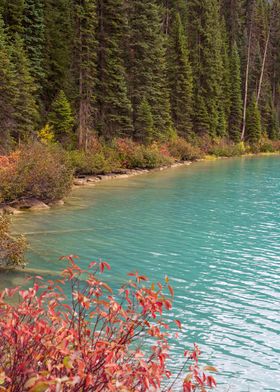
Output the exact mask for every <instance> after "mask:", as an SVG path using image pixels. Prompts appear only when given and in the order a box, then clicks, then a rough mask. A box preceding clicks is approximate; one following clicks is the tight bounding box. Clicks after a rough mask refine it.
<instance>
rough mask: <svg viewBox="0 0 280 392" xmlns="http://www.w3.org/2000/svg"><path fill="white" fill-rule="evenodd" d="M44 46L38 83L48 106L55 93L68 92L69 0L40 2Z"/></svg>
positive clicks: (71, 82) (70, 51)
mask: <svg viewBox="0 0 280 392" xmlns="http://www.w3.org/2000/svg"><path fill="white" fill-rule="evenodd" d="M43 1H44V24H45V47H44V72H45V74H46V77H45V79H44V81H43V83H42V85H43V91H44V100H45V104H46V106H47V107H48V106H49V104H50V102H51V101H52V100H53V97H54V96H55V95H56V94H57V92H58V91H60V90H64V91H66V92H67V93H72V89H73V75H72V73H71V60H72V49H73V20H72V0H43Z"/></svg>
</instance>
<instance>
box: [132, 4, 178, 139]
mask: <svg viewBox="0 0 280 392" xmlns="http://www.w3.org/2000/svg"><path fill="white" fill-rule="evenodd" d="M128 13H129V48H128V64H129V68H128V74H129V75H128V76H129V94H130V98H131V102H132V107H133V123H134V125H135V124H136V125H135V128H136V129H135V132H136V135H135V136H136V137H137V139H138V140H139V141H146V139H147V135H146V134H145V128H143V129H142V134H141V133H139V129H138V128H137V121H138V118H137V117H138V114H139V112H140V108H139V106H140V105H143V102H145V100H147V101H148V104H149V105H150V108H151V112H152V116H153V129H154V133H153V134H154V137H153V139H154V140H163V139H165V138H168V137H169V136H170V132H171V126H172V123H171V117H170V102H169V94H168V88H167V83H166V77H167V75H166V72H167V69H166V57H165V52H166V50H165V39H164V36H163V34H162V29H161V19H160V8H159V6H158V5H157V4H156V1H155V0H135V1H133V2H131V4H130V5H129V8H128ZM149 137H150V135H148V138H149Z"/></svg>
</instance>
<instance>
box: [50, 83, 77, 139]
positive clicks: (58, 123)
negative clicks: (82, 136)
mask: <svg viewBox="0 0 280 392" xmlns="http://www.w3.org/2000/svg"><path fill="white" fill-rule="evenodd" d="M48 121H49V124H50V126H51V127H52V128H53V130H54V133H55V136H56V139H57V140H59V141H61V142H64V143H65V142H69V140H71V139H72V137H73V132H72V131H73V126H74V117H73V113H72V109H71V105H70V103H69V101H68V99H67V97H66V95H65V93H64V91H62V90H61V91H59V93H58V94H57V96H56V97H55V99H54V101H53V102H52V105H51V111H50V113H49V115H48Z"/></svg>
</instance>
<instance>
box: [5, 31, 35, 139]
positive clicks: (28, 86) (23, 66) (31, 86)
mask: <svg viewBox="0 0 280 392" xmlns="http://www.w3.org/2000/svg"><path fill="white" fill-rule="evenodd" d="M23 46H24V45H23V40H22V39H21V38H20V37H19V36H18V35H17V34H16V35H15V43H14V45H13V46H12V47H11V61H12V66H13V74H14V85H15V96H14V127H13V137H14V138H15V139H16V140H17V141H18V142H20V141H21V140H25V141H26V140H27V139H28V137H30V135H31V134H32V132H33V131H34V129H35V127H36V125H37V123H38V120H39V115H38V107H37V103H36V99H35V95H36V84H35V83H34V80H33V78H32V76H31V74H30V63H29V60H28V58H27V56H26V53H25V50H24V47H23Z"/></svg>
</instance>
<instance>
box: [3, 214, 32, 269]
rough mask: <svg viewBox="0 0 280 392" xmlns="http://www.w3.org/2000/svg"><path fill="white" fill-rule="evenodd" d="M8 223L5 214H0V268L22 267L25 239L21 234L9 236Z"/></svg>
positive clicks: (23, 264) (25, 247) (24, 262)
mask: <svg viewBox="0 0 280 392" xmlns="http://www.w3.org/2000/svg"><path fill="white" fill-rule="evenodd" d="M10 223H11V221H10V219H9V217H8V216H7V215H2V216H1V215H0V268H11V267H24V266H25V264H26V261H25V257H24V254H25V251H26V249H27V241H26V239H25V237H24V236H22V235H21V236H19V237H17V238H14V237H12V236H11V234H10Z"/></svg>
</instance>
